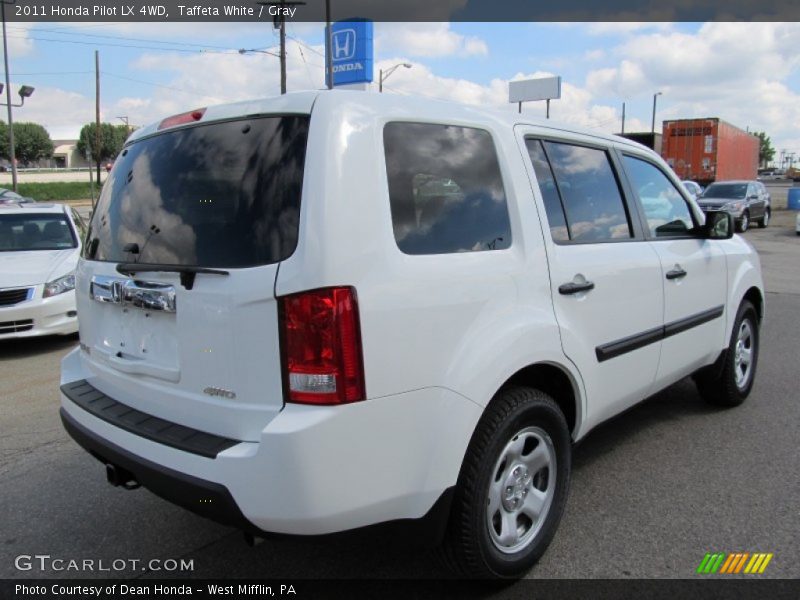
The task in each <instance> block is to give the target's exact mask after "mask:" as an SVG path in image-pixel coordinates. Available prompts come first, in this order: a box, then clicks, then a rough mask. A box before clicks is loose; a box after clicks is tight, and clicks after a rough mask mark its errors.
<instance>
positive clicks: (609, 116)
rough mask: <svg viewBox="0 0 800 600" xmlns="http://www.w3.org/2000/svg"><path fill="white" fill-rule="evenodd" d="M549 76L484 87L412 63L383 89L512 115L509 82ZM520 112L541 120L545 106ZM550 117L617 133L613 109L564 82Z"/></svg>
mask: <svg viewBox="0 0 800 600" xmlns="http://www.w3.org/2000/svg"><path fill="white" fill-rule="evenodd" d="M406 60H407V59H406V58H403V57H397V58H393V59H389V60H386V61H381V62H379V63H378V67H381V66H383V65H386V66H387V67H388V66H391V65H392V64H396V63H398V62H404V61H406ZM552 75H553V73H549V72H546V71H536V72H533V73H522V72H518V73H515V74H514V75H513V76H512V77H510V78H508V79H503V78H495V79H492V80H491V81H490V82H489V84H488V85H481V84H478V83H475V82H473V81H469V80H465V79H457V78H451V77H442V76H440V75H437V74H435V73H434V72H433V71H432V70H431V69H430V68H429V67H427V66H425V65H423V64H419V63H414V66H413V68H411V69H398V70H397V71H395V73H394V74H393V75H392V79H391V80H390V81H389V83H388V85H386V86H385V89H386V90H387V91H388V92H395V93H401V94H420V95H424V96H430V97H433V98H439V99H442V100H452V101H455V102H461V103H464V104H472V105H476V106H488V107H492V108H496V109H501V110H509V111H512V110H517V105H516V104H514V105H512V104H510V103H509V102H508V82H509V81H515V80H519V79H532V78H536V77H549V76H552ZM523 112H524V113H525V114H527V115H531V116H534V117H536V118H544V117H545V115H546V107H545V103H544V102H527V103H525V104H523ZM550 116H551V118H552V119H553V120H557V121H560V122H564V123H571V124H573V125H577V126H581V127H589V128H593V129H597V130H598V131H603V132H607V133H613V132H616V131H619V127H620V115H619V113H618V110H617V108H615V107H612V106H606V105H600V104H594V103H593V99H592V94H591V93H590V92H589V91H588V90H586V89H584V88H581V87H579V86H576V85H574V84H571V83H568V82H563V83H562V86H561V99H559V100H553V101H551V103H550ZM634 125H635V123H634Z"/></svg>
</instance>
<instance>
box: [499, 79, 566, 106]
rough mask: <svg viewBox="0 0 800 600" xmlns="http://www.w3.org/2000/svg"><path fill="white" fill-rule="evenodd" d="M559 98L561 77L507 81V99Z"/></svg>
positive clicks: (521, 100) (523, 100)
mask: <svg viewBox="0 0 800 600" xmlns="http://www.w3.org/2000/svg"><path fill="white" fill-rule="evenodd" d="M556 98H561V77H541V78H539V79H523V80H522V81H509V83H508V101H509V102H528V101H530V100H554V99H556Z"/></svg>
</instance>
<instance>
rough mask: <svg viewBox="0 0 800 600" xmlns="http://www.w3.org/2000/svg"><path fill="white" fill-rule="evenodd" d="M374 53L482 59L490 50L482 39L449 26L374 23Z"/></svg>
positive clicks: (437, 24)
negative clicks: (479, 57) (474, 57)
mask: <svg viewBox="0 0 800 600" xmlns="http://www.w3.org/2000/svg"><path fill="white" fill-rule="evenodd" d="M375 50H376V51H377V52H380V53H382V54H388V53H391V52H395V53H402V54H405V55H407V56H421V57H439V56H485V55H487V54H488V53H489V47H488V46H487V45H486V42H484V41H483V40H482V39H480V38H478V37H475V36H465V35H462V34H460V33H456V32H455V31H453V30H452V29H451V28H450V23H376V24H375Z"/></svg>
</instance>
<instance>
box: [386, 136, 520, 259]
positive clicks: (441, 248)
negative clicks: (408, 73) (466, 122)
mask: <svg viewBox="0 0 800 600" xmlns="http://www.w3.org/2000/svg"><path fill="white" fill-rule="evenodd" d="M383 142H384V148H385V151H386V172H387V175H388V179H389V202H390V204H391V211H392V225H393V228H394V237H395V240H396V242H397V245H398V247H399V248H400V250H401V251H403V252H405V253H406V254H446V253H455V252H476V251H481V250H500V249H503V248H508V247H509V246H510V245H511V227H510V224H509V217H508V206H507V203H506V194H505V190H504V188H503V181H502V178H501V176H500V164H499V162H498V159H497V152H496V150H495V147H494V143H493V142H492V137H491V135H490V134H489V133H488V132H487V131H484V130H481V129H474V128H470V127H457V126H452V125H434V124H425V123H387V124H386V126H385V127H384V130H383Z"/></svg>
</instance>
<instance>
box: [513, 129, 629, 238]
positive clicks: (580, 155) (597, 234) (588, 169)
mask: <svg viewBox="0 0 800 600" xmlns="http://www.w3.org/2000/svg"><path fill="white" fill-rule="evenodd" d="M531 141H533V140H531ZM542 147H543V148H544V154H545V155H546V157H547V159H548V161H549V165H550V167H551V169H552V176H553V177H555V182H556V184H557V185H556V189H557V192H558V194H559V195H560V199H561V206H562V207H563V213H564V214H563V216H560V215H559V216H556V215H557V213H558V206H557V205H556V204H555V202H554V201H553V200H551V201H550V202H549V207H548V203H547V202H546V203H545V208H546V209H547V210H548V219H549V220H550V226H551V228H552V227H553V225H554V223H559V222H560V220H561V219H563V221H564V223H565V225H566V228H567V231H568V235H569V240H570V241H574V242H608V241H616V240H621V239H630V238H632V237H633V234H632V231H631V225H630V219H629V217H628V213H627V211H626V210H625V203H624V201H623V199H622V193H621V192H620V188H619V183H618V181H617V177H616V175H615V173H614V170H613V169H612V167H611V163H610V161H609V157H608V153H607V152H606V151H605V150H600V149H596V148H588V147H585V146H576V145H574V144H566V143H562V142H549V141H545V142H542ZM528 149H529V152H530V149H531V146H530V144H529V146H528ZM531 159H532V160H534V161H535V159H534V155H532V156H531ZM539 165H540V168H542V167H543V163H541V161H540V162H539ZM536 168H537V165H536V162H534V169H536ZM538 176H539V173H538V172H537V178H538ZM544 181H545V184H544V185H545V187H548V184H547V176H546V173H545V179H544ZM540 185H542V182H541V181H540ZM548 193H549V192H548ZM542 195H543V196H544V195H545V191H544V190H543V191H542ZM551 211H552V212H553V215H554V216H552V217H551V216H550V212H551ZM553 239H554V240H556V241H561V240H563V237H556V236H555V235H554V238H553Z"/></svg>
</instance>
